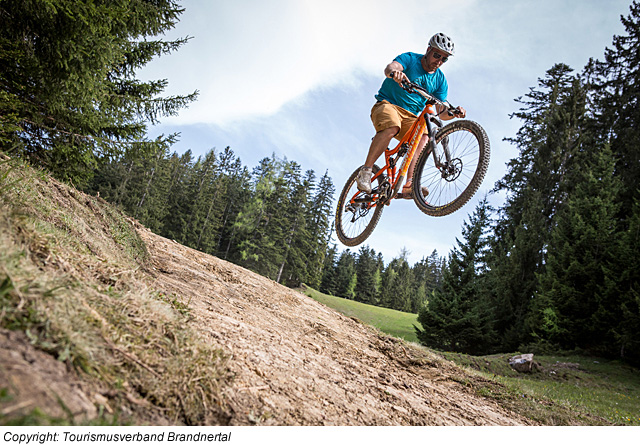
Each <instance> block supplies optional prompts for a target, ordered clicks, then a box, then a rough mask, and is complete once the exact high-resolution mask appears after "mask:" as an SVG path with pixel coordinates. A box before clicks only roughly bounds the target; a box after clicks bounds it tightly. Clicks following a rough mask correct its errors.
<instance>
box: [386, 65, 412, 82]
mask: <svg viewBox="0 0 640 445" xmlns="http://www.w3.org/2000/svg"><path fill="white" fill-rule="evenodd" d="M403 71H404V67H403V66H402V65H400V63H398V62H396V61H395V60H394V61H393V62H391V63H390V64H389V65H387V67H386V68H385V69H384V75H385V77H391V78H392V79H393V80H395V81H396V82H397V83H398V85H400V84H402V82H409V78H408V77H407V75H406V74H405V73H404V72H403Z"/></svg>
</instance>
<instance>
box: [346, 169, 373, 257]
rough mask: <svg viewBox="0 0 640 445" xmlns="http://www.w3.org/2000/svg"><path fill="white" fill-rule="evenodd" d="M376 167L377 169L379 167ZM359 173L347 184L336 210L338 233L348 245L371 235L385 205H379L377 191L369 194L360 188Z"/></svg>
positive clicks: (355, 173) (353, 244)
mask: <svg viewBox="0 0 640 445" xmlns="http://www.w3.org/2000/svg"><path fill="white" fill-rule="evenodd" d="M374 168H375V170H376V171H377V167H375V166H374ZM357 173H358V170H356V171H355V172H354V173H353V174H352V175H351V177H350V178H349V180H348V181H347V183H346V184H345V186H344V189H343V190H342V193H341V194H340V198H339V199H338V208H337V210H336V234H337V235H338V239H339V240H340V241H341V242H342V243H344V244H345V245H347V246H356V245H358V244H360V243H361V242H362V241H364V240H365V239H367V238H368V237H369V235H371V232H373V229H374V228H375V226H376V224H377V223H378V219H380V216H381V214H382V208H383V207H384V206H381V205H377V204H378V203H377V202H376V199H377V195H376V194H375V193H373V194H371V195H369V194H365V193H363V192H361V191H359V190H358V187H357V184H356V181H355V178H356V176H357ZM377 182H378V183H380V182H381V179H380V178H378V179H377ZM375 190H377V189H375Z"/></svg>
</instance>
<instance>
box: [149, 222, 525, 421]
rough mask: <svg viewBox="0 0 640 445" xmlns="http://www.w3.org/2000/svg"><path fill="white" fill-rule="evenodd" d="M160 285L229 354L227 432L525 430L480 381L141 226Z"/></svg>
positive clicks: (290, 291) (367, 327) (157, 286)
mask: <svg viewBox="0 0 640 445" xmlns="http://www.w3.org/2000/svg"><path fill="white" fill-rule="evenodd" d="M139 233H140V235H141V237H142V239H143V240H144V241H145V242H146V245H147V249H148V250H149V254H150V256H151V258H153V264H154V267H155V273H154V275H155V280H154V287H156V288H158V289H162V290H163V291H164V292H166V293H168V294H176V295H180V296H181V298H182V299H183V301H188V302H189V307H190V308H191V309H192V312H191V313H192V315H193V316H194V317H195V319H196V323H197V325H198V326H200V328H201V329H202V330H203V331H205V332H206V334H207V335H208V336H209V338H210V339H211V342H212V343H214V344H216V345H217V346H219V347H220V348H222V350H223V351H225V352H226V353H227V354H229V355H230V360H229V366H230V368H231V370H232V372H233V374H234V375H235V378H234V380H233V383H232V384H231V385H230V386H229V387H228V388H226V390H225V397H226V400H227V403H228V406H229V410H230V414H231V419H230V423H231V424H240V425H244V424H251V423H254V424H266V425H520V424H526V423H527V420H525V419H523V418H521V417H519V416H518V415H515V414H514V413H512V412H508V411H506V410H504V409H502V408H501V407H500V406H498V405H497V404H496V403H494V402H492V401H490V400H488V399H485V398H482V397H480V396H478V395H476V394H475V392H474V390H473V384H472V381H473V379H474V378H476V379H477V377H472V376H470V375H468V374H467V373H465V372H464V371H462V370H461V369H459V368H457V367H455V366H454V365H453V364H450V363H447V362H445V361H443V360H441V359H439V358H437V357H435V356H434V355H431V354H430V353H429V352H427V351H425V350H424V349H422V348H419V347H417V346H414V345H409V344H407V343H405V342H402V341H400V340H397V339H394V338H391V337H388V336H385V335H383V334H381V333H379V332H377V331H375V330H374V329H373V328H371V327H369V326H366V325H363V324H361V323H359V322H358V321H356V320H353V319H351V318H347V317H345V316H343V315H341V314H339V313H338V312H336V311H334V310H332V309H329V308H327V307H326V306H323V305H322V304H320V303H318V302H316V301H314V300H313V299H311V298H309V297H307V296H305V295H302V294H300V293H298V292H295V291H293V290H291V289H288V288H285V287H283V286H280V285H278V284H277V283H275V282H273V281H271V280H268V279H266V278H264V277H262V276H259V275H257V274H254V273H252V272H250V271H247V270H245V269H242V268H240V267H237V266H235V265H233V264H230V263H227V262H225V261H222V260H220V259H218V258H215V257H212V256H209V255H205V254H203V253H201V252H198V251H195V250H192V249H189V248H186V247H184V246H181V245H179V244H177V243H175V242H173V241H170V240H167V239H165V238H161V237H159V236H157V235H154V234H153V233H151V232H150V231H148V230H146V229H144V228H142V227H140V228H139Z"/></svg>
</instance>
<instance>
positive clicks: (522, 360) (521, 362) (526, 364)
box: [509, 354, 535, 372]
mask: <svg viewBox="0 0 640 445" xmlns="http://www.w3.org/2000/svg"><path fill="white" fill-rule="evenodd" d="M509 365H510V366H511V367H512V368H513V369H515V370H516V371H518V372H531V371H532V370H533V368H534V366H535V365H534V363H533V354H521V355H516V356H515V357H511V358H510V359H509Z"/></svg>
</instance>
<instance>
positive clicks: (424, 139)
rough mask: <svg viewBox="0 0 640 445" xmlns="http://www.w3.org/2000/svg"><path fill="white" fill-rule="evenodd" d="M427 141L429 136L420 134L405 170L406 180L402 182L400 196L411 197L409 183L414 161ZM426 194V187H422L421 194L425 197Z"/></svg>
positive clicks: (411, 177)
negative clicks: (418, 141)
mask: <svg viewBox="0 0 640 445" xmlns="http://www.w3.org/2000/svg"><path fill="white" fill-rule="evenodd" d="M428 141H429V136H427V135H426V134H425V135H423V136H422V139H420V143H419V144H418V148H417V149H416V152H415V154H414V155H413V159H411V164H409V170H408V171H407V181H406V182H405V183H404V187H402V193H401V195H400V196H399V197H401V198H404V199H411V197H412V196H411V194H412V190H411V188H412V184H411V183H412V182H413V170H414V168H415V166H416V161H417V160H418V158H419V157H420V153H422V150H423V149H424V147H425V145H427V142H428ZM428 194H429V189H427V188H426V187H422V195H423V196H425V197H426V196H427V195H428Z"/></svg>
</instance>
